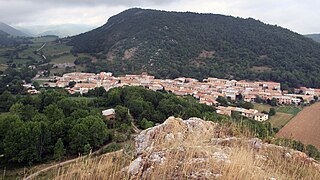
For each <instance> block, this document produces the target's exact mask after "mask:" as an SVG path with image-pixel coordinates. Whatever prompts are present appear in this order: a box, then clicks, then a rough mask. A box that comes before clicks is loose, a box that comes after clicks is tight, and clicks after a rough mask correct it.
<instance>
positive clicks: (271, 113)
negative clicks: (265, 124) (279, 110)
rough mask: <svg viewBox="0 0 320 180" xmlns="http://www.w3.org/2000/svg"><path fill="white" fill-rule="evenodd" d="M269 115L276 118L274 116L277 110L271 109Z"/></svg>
mask: <svg viewBox="0 0 320 180" xmlns="http://www.w3.org/2000/svg"><path fill="white" fill-rule="evenodd" d="M268 114H269V116H274V115H276V109H275V108H270V110H269V113H268Z"/></svg>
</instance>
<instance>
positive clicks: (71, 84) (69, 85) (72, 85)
mask: <svg viewBox="0 0 320 180" xmlns="http://www.w3.org/2000/svg"><path fill="white" fill-rule="evenodd" d="M76 84H77V83H76V82H75V81H70V82H69V83H68V87H69V88H73V87H74V86H75V85H76Z"/></svg>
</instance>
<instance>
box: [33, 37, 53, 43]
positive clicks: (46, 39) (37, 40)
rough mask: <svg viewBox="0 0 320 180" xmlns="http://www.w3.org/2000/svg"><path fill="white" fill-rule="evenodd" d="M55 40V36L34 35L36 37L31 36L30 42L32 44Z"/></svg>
mask: <svg viewBox="0 0 320 180" xmlns="http://www.w3.org/2000/svg"><path fill="white" fill-rule="evenodd" d="M55 40H57V38H56V37H47V36H46V37H36V38H32V40H31V41H32V42H33V43H34V44H42V43H45V42H51V41H55Z"/></svg>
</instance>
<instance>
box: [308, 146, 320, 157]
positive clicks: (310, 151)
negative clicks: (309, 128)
mask: <svg viewBox="0 0 320 180" xmlns="http://www.w3.org/2000/svg"><path fill="white" fill-rule="evenodd" d="M306 151H307V154H308V156H310V157H313V158H317V157H318V156H319V151H318V149H317V148H316V147H315V146H314V145H311V144H309V145H307V147H306Z"/></svg>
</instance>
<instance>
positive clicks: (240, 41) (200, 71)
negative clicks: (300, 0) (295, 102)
mask: <svg viewBox="0 0 320 180" xmlns="http://www.w3.org/2000/svg"><path fill="white" fill-rule="evenodd" d="M69 45H72V46H73V52H74V53H91V54H93V55H95V56H96V57H97V59H98V61H95V62H94V63H88V64H87V68H88V69H87V70H88V71H96V72H98V71H101V70H103V71H113V72H114V73H115V74H124V73H128V74H129V73H140V72H144V71H147V72H149V73H150V74H154V75H156V76H158V77H162V78H165V77H170V78H173V77H177V76H191V77H195V78H199V79H202V78H205V77H208V76H211V77H221V78H234V79H252V80H254V79H260V80H272V81H277V82H281V83H283V84H284V87H287V86H291V87H295V86H302V85H303V86H310V87H319V86H320V71H319V68H320V58H319V57H320V44H319V43H316V42H314V41H313V40H311V39H309V38H306V37H304V36H302V35H300V34H297V33H294V32H292V31H290V30H287V29H284V28H281V27H279V26H272V25H267V24H264V23H262V22H260V21H257V20H254V19H252V18H249V19H242V18H235V17H231V16H223V15H215V14H197V13H189V12H188V13H177V12H164V11H156V10H144V9H129V10H127V11H124V12H122V13H120V14H118V15H116V16H113V17H111V18H110V19H109V20H108V22H107V23H106V24H105V25H103V26H102V27H100V28H97V29H95V30H93V31H90V32H88V33H84V34H81V35H78V36H75V37H73V38H71V41H70V42H69Z"/></svg>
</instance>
